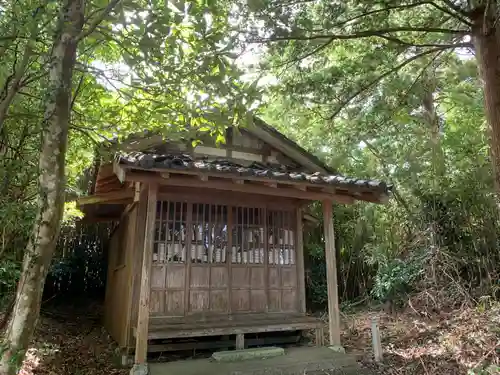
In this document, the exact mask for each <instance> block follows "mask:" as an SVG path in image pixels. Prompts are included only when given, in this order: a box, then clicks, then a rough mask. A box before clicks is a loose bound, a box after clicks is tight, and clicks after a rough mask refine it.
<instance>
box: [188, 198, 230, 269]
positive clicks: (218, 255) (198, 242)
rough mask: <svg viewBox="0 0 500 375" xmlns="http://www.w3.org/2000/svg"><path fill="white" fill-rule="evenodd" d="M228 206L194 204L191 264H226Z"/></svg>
mask: <svg viewBox="0 0 500 375" xmlns="http://www.w3.org/2000/svg"><path fill="white" fill-rule="evenodd" d="M227 230H228V223H227V206H222V205H211V204H201V203H195V204H193V218H192V234H191V236H192V238H191V262H193V263H226V258H227V256H226V254H227V239H228V236H227Z"/></svg>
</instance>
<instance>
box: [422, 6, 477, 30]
mask: <svg viewBox="0 0 500 375" xmlns="http://www.w3.org/2000/svg"><path fill="white" fill-rule="evenodd" d="M429 4H430V5H432V6H433V7H434V8H436V9H439V10H440V11H441V12H443V13H446V14H448V15H450V16H452V17H453V18H455V19H457V20H459V21H460V22H463V23H465V24H466V25H467V26H469V27H472V26H473V24H472V22H471V21H470V20H469V19H468V18H467V16H466V15H463V14H461V13H457V12H456V11H451V10H449V9H446V7H443V6H441V5H439V4H436V3H435V2H433V1H430V2H429Z"/></svg>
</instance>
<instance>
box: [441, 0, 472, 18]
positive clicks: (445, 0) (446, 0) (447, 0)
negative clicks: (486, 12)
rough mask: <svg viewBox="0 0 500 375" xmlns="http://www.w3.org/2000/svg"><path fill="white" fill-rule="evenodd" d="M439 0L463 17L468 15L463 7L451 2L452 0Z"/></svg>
mask: <svg viewBox="0 0 500 375" xmlns="http://www.w3.org/2000/svg"><path fill="white" fill-rule="evenodd" d="M441 1H442V2H443V3H444V4H446V5H447V6H448V7H449V8H450V9H453V10H454V11H455V12H457V13H458V14H461V15H462V16H464V17H467V16H468V14H467V12H466V11H465V10H464V9H462V8H461V7H460V6H458V5H456V4H455V3H453V1H452V0H441Z"/></svg>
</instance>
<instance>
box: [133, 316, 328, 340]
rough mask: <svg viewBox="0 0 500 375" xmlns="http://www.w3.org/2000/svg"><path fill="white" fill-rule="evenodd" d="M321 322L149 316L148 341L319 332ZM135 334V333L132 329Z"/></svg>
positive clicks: (286, 318) (294, 318)
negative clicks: (266, 333) (286, 332)
mask: <svg viewBox="0 0 500 375" xmlns="http://www.w3.org/2000/svg"><path fill="white" fill-rule="evenodd" d="M322 327H323V322H322V321H321V320H320V319H318V318H315V317H310V316H301V315H282V314H279V315H258V316H253V317H252V316H247V315H240V316H236V315H233V316H227V317H217V318H214V319H210V320H202V321H200V320H195V319H194V318H193V319H190V318H186V319H171V318H157V317H152V318H151V319H150V325H149V335H148V339H149V340H157V339H173V338H184V337H203V336H223V335H236V334H247V333H264V332H283V331H298V330H309V329H322ZM134 335H135V330H134Z"/></svg>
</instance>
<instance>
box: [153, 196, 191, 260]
mask: <svg viewBox="0 0 500 375" xmlns="http://www.w3.org/2000/svg"><path fill="white" fill-rule="evenodd" d="M186 219H187V203H185V202H167V201H159V202H158V205H157V211H156V234H155V244H154V249H153V262H155V263H185V262H186V246H187V233H186V231H187V223H186Z"/></svg>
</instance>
